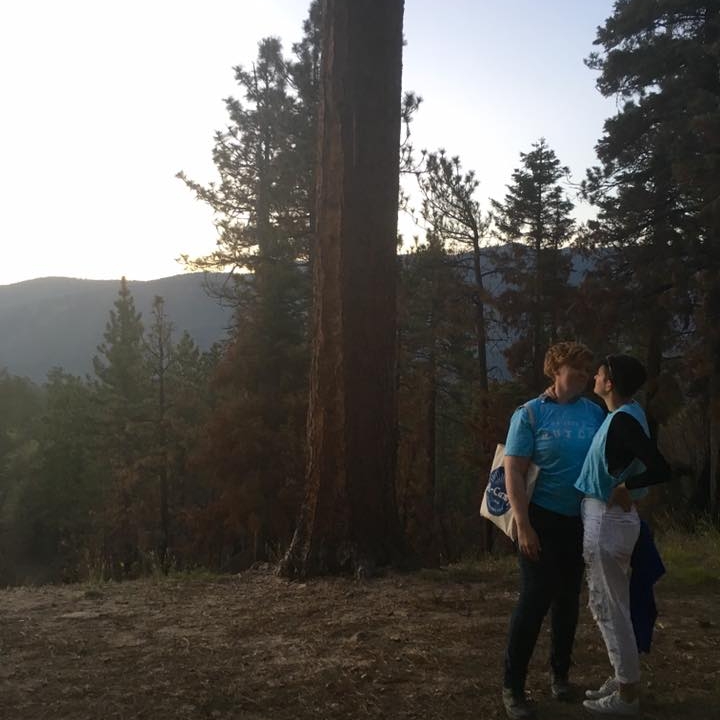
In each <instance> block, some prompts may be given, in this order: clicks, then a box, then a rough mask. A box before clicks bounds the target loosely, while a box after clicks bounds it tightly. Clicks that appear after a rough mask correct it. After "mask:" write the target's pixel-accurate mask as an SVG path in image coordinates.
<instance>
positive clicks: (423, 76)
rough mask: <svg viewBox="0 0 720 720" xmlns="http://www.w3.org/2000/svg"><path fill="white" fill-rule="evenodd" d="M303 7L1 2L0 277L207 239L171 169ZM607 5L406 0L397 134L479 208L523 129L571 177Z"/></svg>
mask: <svg viewBox="0 0 720 720" xmlns="http://www.w3.org/2000/svg"><path fill="white" fill-rule="evenodd" d="M308 5H309V0H202V2H200V0H124V1H123V2H117V0H63V1H62V2H59V1H58V0H23V1H22V2H19V1H18V2H3V3H1V4H0V100H1V102H2V112H0V244H1V248H2V253H1V255H0V284H7V283H13V282H18V281H21V280H26V279H30V278H35V277H44V276H51V275H62V276H72V277H85V278H98V279H107V278H119V277H120V276H121V275H123V274H124V275H126V276H127V277H128V278H130V279H135V280H145V279H151V278H156V277H163V276H166V275H173V274H176V273H178V272H182V266H181V265H179V264H177V263H176V262H175V258H177V257H178V256H179V255H180V253H189V254H191V255H198V254H203V253H206V252H209V251H211V250H212V248H213V247H214V243H215V237H216V234H215V228H214V226H213V223H212V215H211V213H210V211H209V210H208V209H207V208H206V207H204V206H203V205H201V204H200V203H199V202H198V201H196V200H195V199H194V197H193V196H192V194H191V193H190V191H189V190H187V189H186V188H185V186H184V185H183V184H182V183H181V182H180V181H179V180H177V179H176V178H175V174H176V173H177V172H178V171H179V170H184V171H185V172H186V173H187V174H188V175H189V176H190V177H192V178H194V179H196V180H199V181H202V182H206V181H208V180H211V179H213V177H214V166H213V164H212V161H211V149H212V136H213V132H214V131H215V130H217V129H220V128H223V127H224V126H225V123H226V113H225V108H224V104H223V102H222V99H223V98H224V97H227V96H228V95H233V94H237V93H236V85H235V82H234V79H233V71H232V67H233V66H234V65H237V64H244V65H248V64H250V63H251V62H252V60H253V59H254V57H255V55H256V50H257V42H258V41H259V40H260V39H261V38H262V37H265V36H267V35H277V36H279V37H281V38H282V39H283V41H284V43H285V46H286V48H287V49H288V50H289V49H290V45H291V44H292V42H294V41H295V40H297V39H299V37H300V35H301V24H302V21H303V19H304V18H305V16H306V13H307V8H308ZM612 5H613V3H612V1H611V0H543V1H542V2H541V1H540V0H445V2H442V3H441V2H438V0H406V2H405V36H406V39H407V47H406V48H405V56H404V86H405V88H406V89H411V90H415V91H416V92H418V93H419V94H420V95H422V96H423V98H424V103H423V105H422V108H421V111H420V113H419V114H418V117H417V121H416V123H415V128H414V134H415V145H416V146H417V147H426V148H428V149H435V148H438V147H444V148H446V150H447V151H448V152H449V153H451V154H457V155H460V157H461V158H462V160H463V165H464V166H465V167H466V168H468V169H469V168H473V169H475V170H476V173H477V176H478V178H479V179H480V181H481V186H480V192H479V197H480V199H481V202H482V205H483V207H484V209H487V205H488V204H487V197H488V196H489V197H495V198H501V197H502V195H503V193H504V186H505V185H506V183H508V182H509V180H510V174H511V172H512V170H513V168H515V167H517V165H518V163H519V153H520V152H521V151H527V150H529V149H530V146H531V144H532V143H533V142H534V141H536V140H537V139H538V138H539V137H541V136H544V137H545V138H547V140H548V142H549V144H550V146H551V147H552V148H553V149H554V150H555V151H556V152H557V154H558V156H559V158H560V160H561V161H562V162H563V163H564V164H566V165H569V166H570V169H571V172H572V173H573V176H574V177H575V179H578V180H579V179H581V178H582V176H583V175H584V170H585V168H586V167H588V166H589V165H592V164H593V163H594V162H595V155H594V151H593V147H594V145H595V143H596V141H597V139H598V138H599V137H600V134H601V131H602V123H603V120H604V119H605V118H606V117H608V116H609V115H611V114H613V113H614V112H615V105H614V102H613V101H611V100H604V99H603V98H602V97H601V96H600V95H599V93H598V92H597V90H595V74H594V73H593V72H592V71H590V70H588V69H587V68H586V67H585V66H584V65H583V58H584V57H586V56H587V55H588V53H589V52H590V51H591V50H592V49H593V46H592V42H593V39H594V37H595V29H596V27H597V26H598V25H599V24H602V23H603V21H604V20H605V18H606V17H608V16H609V15H610V13H611V10H612ZM579 213H580V215H581V216H582V215H583V214H587V210H582V209H581V210H579ZM403 229H404V231H405V232H406V233H407V232H408V231H410V228H408V226H407V225H406V224H403Z"/></svg>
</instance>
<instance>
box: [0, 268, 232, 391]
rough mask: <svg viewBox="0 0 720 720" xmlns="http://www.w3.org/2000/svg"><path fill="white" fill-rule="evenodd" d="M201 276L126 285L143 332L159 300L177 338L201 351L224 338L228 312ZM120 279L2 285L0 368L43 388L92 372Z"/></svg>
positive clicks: (42, 280)
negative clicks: (57, 370) (51, 380)
mask: <svg viewBox="0 0 720 720" xmlns="http://www.w3.org/2000/svg"><path fill="white" fill-rule="evenodd" d="M205 280H206V276H205V275H204V274H203V273H187V274H183V275H173V276H171V277H166V278H160V279H158V280H147V281H139V280H131V281H128V287H129V289H130V292H131V293H132V296H133V298H134V300H135V307H136V308H137V310H138V311H139V312H141V313H142V319H143V323H144V325H145V328H146V329H147V327H148V326H149V324H150V322H151V309H152V303H153V299H154V298H155V296H156V295H161V296H162V297H163V298H164V300H165V311H166V313H167V316H168V319H169V320H170V321H171V322H172V323H173V325H174V328H175V333H174V337H175V339H177V338H179V337H180V335H181V334H182V333H183V331H185V330H187V331H188V332H189V333H190V335H191V337H192V338H193V340H194V341H195V342H196V343H197V344H198V345H199V346H200V348H201V349H203V350H206V349H208V348H209V347H210V346H211V345H212V344H213V343H214V342H216V341H219V340H222V339H224V338H225V337H226V335H227V329H228V327H229V325H230V322H231V319H232V310H231V309H230V308H228V307H224V306H222V305H221V304H220V303H219V302H218V301H217V300H216V299H215V298H212V297H210V296H209V295H208V294H207V292H206V290H205ZM119 289H120V280H81V279H76V278H62V277H49V278H38V279H36V280H26V281H24V282H20V283H15V284H13V285H0V368H6V369H7V370H8V372H10V373H12V374H13V375H20V376H24V377H28V378H30V379H31V380H33V381H34V382H36V383H42V382H43V381H44V380H45V378H46V377H47V373H48V371H49V370H50V369H51V368H53V367H61V368H63V369H64V370H65V371H67V372H69V373H72V374H73V375H84V374H85V373H92V359H93V356H94V355H96V354H97V346H98V345H99V344H100V343H101V342H102V341H103V333H104V332H105V324H106V323H107V321H108V320H109V318H110V310H111V309H112V308H113V303H114V302H115V300H116V299H117V296H118V290H119Z"/></svg>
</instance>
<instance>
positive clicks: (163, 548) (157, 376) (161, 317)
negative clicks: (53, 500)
mask: <svg viewBox="0 0 720 720" xmlns="http://www.w3.org/2000/svg"><path fill="white" fill-rule="evenodd" d="M172 332H173V324H172V323H171V322H170V320H169V319H168V317H167V314H166V313H165V301H164V299H163V298H162V297H161V296H160V295H156V296H155V299H154V300H153V306H152V324H151V325H150V329H149V332H148V337H147V339H146V343H145V351H146V355H147V362H148V365H149V371H150V378H151V381H152V385H153V391H154V392H153V395H152V398H153V403H152V405H153V408H152V425H153V430H154V432H153V442H152V447H151V451H150V452H151V456H150V458H149V459H148V461H147V464H148V465H150V467H151V468H152V470H153V471H154V473H156V474H157V477H158V485H159V488H158V490H159V507H158V510H159V512H158V515H159V518H158V519H159V522H158V528H159V542H158V544H157V552H158V558H159V560H160V563H161V566H162V567H163V569H164V570H165V571H167V569H168V564H167V563H168V557H167V555H168V548H169V547H170V507H169V503H170V501H169V497H168V494H169V487H168V484H169V480H170V478H169V476H170V468H169V442H170V440H169V437H168V409H169V404H170V398H169V397H168V375H169V370H170V368H171V367H172V365H173V362H174V348H173V342H172Z"/></svg>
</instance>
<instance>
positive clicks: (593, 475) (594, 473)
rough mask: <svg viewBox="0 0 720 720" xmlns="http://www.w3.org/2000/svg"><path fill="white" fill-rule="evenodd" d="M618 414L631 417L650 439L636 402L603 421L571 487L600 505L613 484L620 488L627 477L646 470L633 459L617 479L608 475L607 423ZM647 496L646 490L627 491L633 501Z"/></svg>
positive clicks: (605, 500) (617, 410) (644, 420)
mask: <svg viewBox="0 0 720 720" xmlns="http://www.w3.org/2000/svg"><path fill="white" fill-rule="evenodd" d="M619 412H624V413H627V414H628V415H631V416H632V417H634V418H635V419H636V420H637V421H638V422H639V423H640V425H641V426H642V429H643V430H644V431H645V434H646V435H647V436H648V437H650V428H649V426H648V422H647V418H646V417H645V411H644V410H643V409H642V408H641V407H640V405H638V404H637V403H636V402H630V403H626V404H625V405H621V406H620V407H619V408H617V409H616V410H614V411H613V412H611V413H610V414H609V415H608V416H607V417H606V418H605V420H604V421H603V424H602V425H601V426H600V429H599V430H598V431H597V433H596V435H595V437H594V438H593V441H592V445H591V446H590V450H589V451H588V454H587V457H586V458H585V462H584V463H583V467H582V470H581V471H580V476H579V477H578V480H577V482H576V483H575V487H576V488H577V489H578V490H579V491H580V492H581V493H582V494H583V495H585V496H586V497H591V498H595V499H596V500H602V501H603V502H607V501H608V500H609V499H610V495H611V494H612V491H613V488H615V486H616V485H620V483H623V482H625V481H626V480H627V479H628V478H631V477H633V476H635V475H640V474H641V473H644V472H645V470H646V469H647V468H646V467H645V465H644V464H643V463H642V462H641V461H640V460H638V459H637V458H635V459H634V460H633V461H632V462H631V463H630V464H629V465H628V466H627V467H626V468H625V470H623V471H622V473H620V475H618V476H617V477H616V476H613V475H611V474H610V471H609V470H608V465H607V457H606V455H605V444H606V443H607V436H608V430H609V429H610V423H611V422H612V419H613V417H615V414H616V413H619ZM647 493H648V490H647V488H638V489H636V490H631V491H630V495H631V497H632V498H633V499H635V500H639V499H640V498H641V497H644V496H645V495H647Z"/></svg>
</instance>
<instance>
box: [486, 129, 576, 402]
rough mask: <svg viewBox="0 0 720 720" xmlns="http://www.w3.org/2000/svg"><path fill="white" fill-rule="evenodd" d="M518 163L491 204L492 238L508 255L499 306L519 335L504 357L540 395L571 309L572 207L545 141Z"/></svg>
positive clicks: (558, 166) (502, 257)
mask: <svg viewBox="0 0 720 720" xmlns="http://www.w3.org/2000/svg"><path fill="white" fill-rule="evenodd" d="M520 160H521V166H520V167H519V168H516V169H515V170H514V172H513V174H512V183H511V184H510V185H508V186H507V189H508V192H507V194H506V195H505V199H504V200H503V201H502V202H499V201H497V200H492V201H491V202H492V207H493V222H494V232H495V234H496V236H497V237H498V238H499V239H501V240H502V241H503V242H505V243H507V244H509V245H510V249H511V252H510V253H509V257H508V253H504V254H502V255H500V256H499V258H498V262H499V263H500V270H501V272H502V275H503V277H504V279H505V282H506V284H507V285H509V288H510V289H508V290H507V291H506V292H505V293H503V295H502V296H501V297H500V298H499V299H498V305H499V307H500V310H501V312H502V314H503V316H504V318H505V320H506V322H507V323H508V324H509V325H510V327H511V328H512V331H513V334H514V335H515V336H517V335H519V337H518V338H517V339H516V340H515V342H513V343H512V345H511V346H510V348H509V350H508V351H507V355H508V362H509V366H510V369H511V370H513V371H515V372H517V373H518V374H519V375H520V376H521V377H522V378H523V379H524V380H525V382H526V383H527V384H528V386H529V387H530V388H532V389H534V390H541V389H542V388H543V387H544V384H545V379H544V375H543V360H544V356H545V350H546V348H547V346H548V345H550V344H552V343H553V342H555V341H557V340H558V339H559V337H560V335H561V334H562V331H563V325H564V323H565V318H564V315H563V313H564V309H565V308H567V307H568V306H569V302H568V297H567V296H568V292H569V289H568V277H569V274H570V260H569V258H568V257H567V255H565V254H563V247H564V245H565V244H566V243H568V242H569V240H570V239H571V237H572V233H573V230H574V221H573V220H572V218H571V217H570V212H571V211H572V208H573V204H572V202H571V201H570V200H569V199H568V198H567V195H566V193H565V191H564V190H563V188H562V186H561V184H560V179H561V178H562V177H564V176H566V175H567V174H568V172H569V171H568V168H567V167H565V166H563V165H561V164H560V161H559V160H558V158H557V156H556V155H555V152H554V151H553V150H552V149H551V148H550V147H549V146H548V144H547V142H546V141H545V140H544V139H543V138H541V139H540V140H539V141H538V142H537V143H534V144H533V149H532V150H531V151H530V152H528V153H520Z"/></svg>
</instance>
